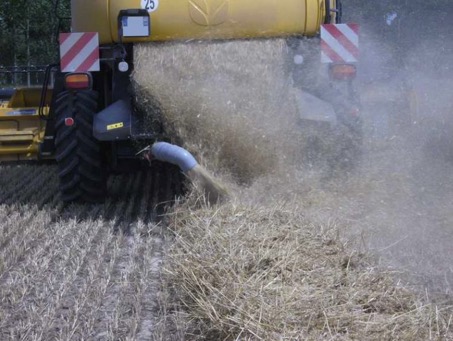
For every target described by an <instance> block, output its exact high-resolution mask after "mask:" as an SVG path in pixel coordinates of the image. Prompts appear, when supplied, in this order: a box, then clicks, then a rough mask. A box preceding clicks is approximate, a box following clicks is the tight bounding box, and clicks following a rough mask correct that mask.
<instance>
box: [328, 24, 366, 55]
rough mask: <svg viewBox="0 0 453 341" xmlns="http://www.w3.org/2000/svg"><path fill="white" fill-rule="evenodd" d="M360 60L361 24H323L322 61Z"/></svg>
mask: <svg viewBox="0 0 453 341" xmlns="http://www.w3.org/2000/svg"><path fill="white" fill-rule="evenodd" d="M358 60H359V25H358V24H324V25H321V61H322V62H323V63H356V62H357V61H358Z"/></svg>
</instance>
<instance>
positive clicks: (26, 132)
mask: <svg viewBox="0 0 453 341" xmlns="http://www.w3.org/2000/svg"><path fill="white" fill-rule="evenodd" d="M51 97H52V93H51V91H50V90H49V93H48V96H47V103H46V105H45V107H44V108H43V113H44V115H48V113H49V105H50V100H51ZM40 98H41V88H25V89H17V90H16V91H15V92H14V94H13V96H12V97H11V98H10V100H9V101H4V102H2V103H1V104H0V161H16V160H36V159H37V158H38V151H39V144H40V143H42V142H43V140H44V133H45V128H46V122H45V121H43V120H41V119H40V118H39V115H38V107H39V101H40Z"/></svg>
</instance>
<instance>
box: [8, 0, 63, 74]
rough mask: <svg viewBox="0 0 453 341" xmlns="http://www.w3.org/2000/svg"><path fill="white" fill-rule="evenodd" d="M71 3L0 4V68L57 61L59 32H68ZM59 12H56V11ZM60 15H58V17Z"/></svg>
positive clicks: (28, 0)
mask: <svg viewBox="0 0 453 341" xmlns="http://www.w3.org/2000/svg"><path fill="white" fill-rule="evenodd" d="M69 2H70V1H69V0H60V1H58V0H1V1H0V67H25V66H28V67H31V66H37V65H47V64H49V63H52V62H55V61H57V59H58V42H57V36H58V30H59V28H61V29H63V30H66V31H67V30H68V29H69V26H70V23H69V20H63V19H59V18H58V17H57V14H58V16H60V17H68V16H69V8H70V4H69ZM55 10H56V11H55ZM55 12H58V13H55Z"/></svg>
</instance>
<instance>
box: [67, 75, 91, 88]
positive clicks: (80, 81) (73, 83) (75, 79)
mask: <svg viewBox="0 0 453 341" xmlns="http://www.w3.org/2000/svg"><path fill="white" fill-rule="evenodd" d="M65 85H66V88H67V89H89V88H91V77H90V75H89V74H88V73H70V74H68V75H66V77H65Z"/></svg>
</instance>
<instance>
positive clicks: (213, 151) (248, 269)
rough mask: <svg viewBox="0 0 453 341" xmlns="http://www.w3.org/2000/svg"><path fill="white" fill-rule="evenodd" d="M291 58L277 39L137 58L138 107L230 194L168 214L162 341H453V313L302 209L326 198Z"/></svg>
mask: <svg viewBox="0 0 453 341" xmlns="http://www.w3.org/2000/svg"><path fill="white" fill-rule="evenodd" d="M285 49H286V47H285V42H284V41H283V40H279V39H276V40H251V41H234V42H197V41H192V42H186V43H181V42H179V43H167V44H154V45H149V44H147V45H139V46H137V48H136V50H135V59H136V72H135V73H134V76H133V78H134V82H135V90H136V93H137V98H138V99H139V101H138V102H139V104H140V105H141V107H142V108H143V109H145V110H147V111H150V112H151V111H152V112H159V113H160V114H161V116H162V120H163V123H164V127H165V129H166V131H167V132H168V133H169V134H170V135H171V136H172V138H173V139H174V140H175V141H177V142H179V144H182V145H183V146H184V147H185V148H187V149H188V150H189V151H191V152H192V153H194V154H195V155H196V157H197V158H198V159H199V161H200V162H201V163H202V164H203V166H206V167H207V168H208V169H210V170H213V171H215V173H216V174H217V175H218V176H221V178H222V180H223V182H225V183H227V184H229V187H230V188H233V189H234V190H235V196H233V199H232V200H231V201H229V202H227V203H224V204H223V205H217V206H215V205H214V206H211V207H208V206H206V205H203V204H202V203H201V204H200V201H201V202H202V201H203V200H199V199H200V197H199V196H197V194H195V193H192V194H190V195H189V197H188V198H187V200H186V201H185V202H184V203H182V204H178V205H176V207H174V208H173V209H172V211H171V212H170V213H168V216H167V222H168V226H169V229H170V231H171V232H172V237H171V247H170V248H169V250H168V251H167V253H166V257H165V260H164V267H165V273H164V276H163V283H162V286H163V288H164V290H166V292H167V295H164V296H163V297H162V302H161V308H162V311H165V312H166V313H165V314H164V316H163V317H162V321H161V322H160V323H159V324H158V325H157V327H156V328H157V330H156V332H155V339H156V340H157V339H159V338H160V339H161V338H162V335H166V336H165V339H168V340H171V339H175V340H179V339H181V338H182V337H184V338H186V339H188V340H408V341H409V340H411V341H412V340H430V339H452V338H453V332H452V331H451V330H450V321H451V317H452V310H451V308H445V309H443V310H441V309H438V308H437V307H436V306H434V305H432V304H427V303H423V301H422V300H420V299H419V298H418V297H417V295H416V294H414V293H412V292H411V291H410V290H409V289H407V288H405V287H404V286H402V285H401V284H399V285H398V284H395V282H394V276H393V274H392V272H390V271H388V270H384V269H381V268H379V267H378V266H377V265H376V264H377V263H376V260H375V259H373V258H372V257H371V256H369V255H367V254H366V253H363V252H358V251H356V248H354V247H353V245H352V244H351V243H347V242H345V241H343V240H341V239H340V237H339V234H340V231H341V229H342V228H344V226H342V225H341V224H342V223H341V222H339V223H338V224H340V226H336V224H332V223H328V222H325V221H324V222H321V223H317V222H316V223H315V222H314V220H312V219H311V218H309V217H308V216H307V215H306V214H305V208H306V207H307V205H308V204H307V203H306V200H308V199H307V195H308V196H311V199H310V200H318V201H319V202H322V201H323V196H322V191H321V190H320V191H318V192H317V193H318V194H320V195H318V197H317V198H316V197H315V196H314V195H313V194H312V193H311V188H310V187H311V186H310V185H307V183H306V181H304V180H302V181H301V180H300V178H302V177H304V176H305V174H302V175H301V172H300V170H299V169H298V168H297V167H296V166H295V164H297V162H298V161H299V156H298V153H300V152H299V149H300V144H299V138H300V136H299V132H298V131H297V129H295V128H294V127H295V126H296V124H295V123H296V116H297V114H296V110H295V106H294V103H293V101H292V100H291V96H292V87H291V82H290V81H289V80H288V75H287V73H286V72H285V65H284V60H285V53H286V51H285ZM156 108H157V109H156ZM244 184H245V185H247V186H246V187H243V186H241V185H244ZM201 199H203V198H202V197H201ZM159 328H160V329H159Z"/></svg>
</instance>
